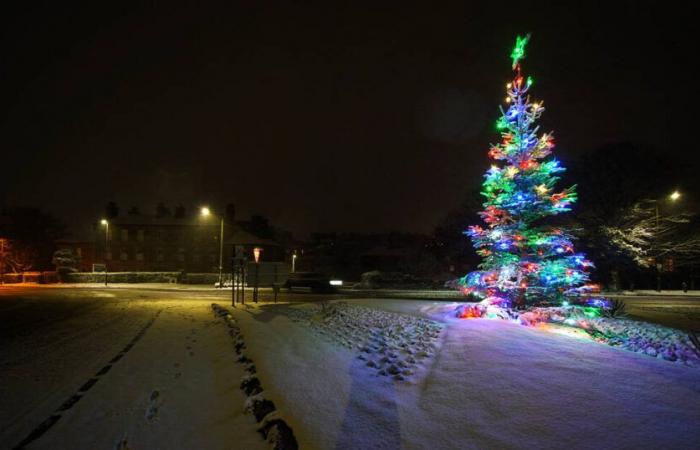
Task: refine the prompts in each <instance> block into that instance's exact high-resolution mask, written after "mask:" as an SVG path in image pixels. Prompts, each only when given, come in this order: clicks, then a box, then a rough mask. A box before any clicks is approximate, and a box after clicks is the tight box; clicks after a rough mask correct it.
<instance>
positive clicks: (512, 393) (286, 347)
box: [235, 299, 700, 449]
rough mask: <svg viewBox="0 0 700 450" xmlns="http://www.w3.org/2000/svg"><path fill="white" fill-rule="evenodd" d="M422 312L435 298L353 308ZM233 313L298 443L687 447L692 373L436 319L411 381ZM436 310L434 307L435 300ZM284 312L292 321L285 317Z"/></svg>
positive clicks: (515, 328) (698, 415)
mask: <svg viewBox="0 0 700 450" xmlns="http://www.w3.org/2000/svg"><path fill="white" fill-rule="evenodd" d="M357 303H360V304H363V305H372V304H373V305H375V307H377V309H383V310H388V311H403V312H405V313H409V314H415V315H418V314H430V313H431V311H432V312H434V311H435V310H436V305H437V304H436V303H433V302H419V301H409V302H401V301H397V300H389V301H383V300H376V299H371V300H366V301H358V302H357ZM299 307H302V306H299V305H297V306H290V305H279V306H272V305H266V306H264V307H262V308H258V309H255V308H250V309H247V310H245V311H238V312H237V313H236V314H235V315H236V318H237V319H238V320H239V322H240V324H241V327H242V329H243V332H244V334H246V336H247V338H246V341H247V343H248V347H249V352H250V353H251V355H252V356H253V358H254V359H255V361H256V365H257V366H258V369H259V376H260V378H261V381H262V382H263V384H264V385H265V386H266V390H267V391H268V394H269V395H270V396H271V398H272V399H273V400H274V401H275V403H276V404H277V405H278V407H279V409H280V410H281V411H283V413H284V416H285V417H287V418H288V419H289V422H290V425H291V426H292V428H293V429H294V432H295V435H296V436H297V439H298V440H299V442H300V444H301V447H302V448H319V449H326V448H339V449H341V448H387V449H389V448H400V447H403V448H411V449H412V448H425V449H434V448H496V447H497V448H562V447H569V448H591V449H601V448H659V447H663V448H692V447H693V446H695V445H696V444H697V442H700V426H699V425H700V370H698V369H696V368H689V367H685V366H682V365H678V364H674V363H670V362H667V361H663V360H660V359H652V358H649V357H647V356H643V355H637V354H634V353H631V352H627V351H623V350H618V349H615V348H611V347H608V346H605V345H601V344H597V343H594V342H591V341H589V340H587V339H581V338H579V337H575V336H568V335H559V334H554V333H548V332H545V331H542V330H538V329H532V328H527V327H524V326H519V325H515V324H511V323H507V322H500V321H489V320H481V319H478V320H456V319H455V320H451V319H449V318H447V317H445V316H437V317H436V316H435V315H433V316H432V317H433V318H434V319H435V318H438V319H441V320H442V321H443V322H444V323H445V328H444V329H443V332H442V333H441V337H440V346H439V348H438V351H437V353H436V355H435V357H434V358H433V359H431V360H430V362H429V363H427V365H426V366H425V367H424V370H423V371H422V372H421V371H418V372H417V375H418V376H417V377H414V379H413V380H411V381H408V382H406V381H403V382H395V381H393V380H391V379H389V378H388V377H385V376H380V375H377V373H376V372H375V371H372V370H368V368H367V367H366V366H365V363H364V361H363V360H361V359H359V358H358V355H359V354H360V352H359V351H357V350H355V349H347V348H345V347H341V346H340V345H338V344H336V343H334V342H333V341H332V340H328V339H324V338H323V337H322V336H319V334H318V333H314V332H313V331H312V330H311V329H309V327H305V326H302V325H300V324H298V323H295V322H293V321H292V320H291V319H290V313H289V311H288V309H289V308H299ZM440 307H444V303H443V304H441V305H440ZM291 315H292V316H293V314H291Z"/></svg>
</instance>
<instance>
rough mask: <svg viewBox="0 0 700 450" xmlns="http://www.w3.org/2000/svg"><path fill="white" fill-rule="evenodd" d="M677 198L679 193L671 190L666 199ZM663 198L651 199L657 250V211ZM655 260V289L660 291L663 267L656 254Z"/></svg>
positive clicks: (658, 224) (658, 225)
mask: <svg viewBox="0 0 700 450" xmlns="http://www.w3.org/2000/svg"><path fill="white" fill-rule="evenodd" d="M679 198H681V193H680V192H678V191H673V192H672V193H671V194H669V196H668V199H669V200H670V201H671V202H675V201H677V200H678V199H679ZM662 200H663V199H657V200H652V202H653V203H654V216H655V222H656V229H655V231H654V241H656V242H655V244H656V246H657V250H658V245H659V232H660V231H661V215H660V213H659V203H660V202H661V201H662ZM655 260H656V261H655V262H656V291H657V292H661V269H662V268H663V266H662V264H661V263H660V262H659V260H658V256H657V257H656V258H655Z"/></svg>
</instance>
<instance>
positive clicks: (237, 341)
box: [211, 303, 299, 450]
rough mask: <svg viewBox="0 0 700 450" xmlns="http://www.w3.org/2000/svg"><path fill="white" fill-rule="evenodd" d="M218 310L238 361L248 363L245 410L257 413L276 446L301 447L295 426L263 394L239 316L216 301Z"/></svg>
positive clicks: (275, 449)
mask: <svg viewBox="0 0 700 450" xmlns="http://www.w3.org/2000/svg"><path fill="white" fill-rule="evenodd" d="M211 308H212V310H213V311H214V314H215V315H216V316H217V317H219V318H220V319H222V320H223V321H224V323H225V324H226V326H227V327H228V332H229V335H230V336H231V338H232V339H233V348H234V351H235V352H236V355H237V359H236V360H237V362H238V363H240V364H243V365H244V370H245V372H246V374H245V375H243V377H242V378H241V384H240V388H241V390H242V391H243V392H244V393H245V394H246V401H245V405H244V408H245V409H244V410H245V412H246V413H248V414H252V415H253V417H255V421H256V422H258V423H259V424H260V425H259V426H258V432H260V434H262V436H263V438H265V439H266V440H267V442H268V443H269V444H270V448H272V449H273V450H297V449H298V448H299V445H298V444H297V440H296V438H295V437H294V433H293V432H292V429H291V428H290V427H289V425H287V423H286V422H285V421H284V420H283V419H282V418H280V417H279V414H278V412H277V409H276V408H275V404H274V403H273V402H272V401H271V400H268V399H266V398H265V397H264V396H263V388H262V385H261V383H260V380H259V379H258V376H257V369H256V367H255V364H253V361H252V360H251V359H250V358H248V357H247V356H246V355H245V354H244V353H243V350H245V349H246V345H245V341H244V340H243V334H242V333H241V329H240V328H239V327H238V324H236V320H235V319H234V318H233V316H231V314H230V313H229V311H228V310H226V308H223V307H221V306H220V305H217V304H216V303H212V305H211Z"/></svg>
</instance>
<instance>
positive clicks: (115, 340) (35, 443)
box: [0, 286, 303, 449]
mask: <svg viewBox="0 0 700 450" xmlns="http://www.w3.org/2000/svg"><path fill="white" fill-rule="evenodd" d="M299 298H303V296H300V297H299ZM229 301H230V294H229V293H228V292H217V291H214V290H201V291H196V290H184V291H181V290H143V289H110V288H107V289H105V288H98V289H89V288H88V289H86V288H78V289H68V288H47V287H38V286H37V287H33V288H27V287H22V288H8V287H0V352H1V353H0V399H2V402H1V406H0V448H15V447H16V446H18V444H20V443H21V442H23V441H24V442H25V443H26V444H27V448H47V449H48V448H73V449H79V448H115V447H117V446H118V444H119V443H120V442H122V441H127V442H128V443H129V446H133V447H131V448H214V449H216V448H222V449H223V448H232V447H233V448H252V449H254V448H261V445H262V444H264V442H262V441H261V439H260V437H259V435H258V434H257V433H256V432H255V423H254V421H253V419H252V418H251V417H250V416H245V415H243V402H244V400H245V398H244V397H243V394H242V392H241V391H240V390H239V389H238V384H239V382H240V378H241V376H243V372H242V368H241V367H239V366H240V365H239V364H236V363H235V358H234V355H233V352H232V345H231V342H230V338H229V336H228V334H227V332H226V329H225V327H224V326H223V325H222V324H220V323H219V322H218V321H217V320H216V319H215V318H214V316H213V314H212V312H211V309H210V304H211V303H212V302H218V303H221V304H227V303H228V302H229ZM56 418H58V419H56ZM242 431H243V432H242ZM232 443H235V444H232ZM124 448H127V447H126V446H125V447H124Z"/></svg>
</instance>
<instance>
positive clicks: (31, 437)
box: [13, 309, 163, 450]
mask: <svg viewBox="0 0 700 450" xmlns="http://www.w3.org/2000/svg"><path fill="white" fill-rule="evenodd" d="M162 311H163V310H162V309H159V310H158V311H157V312H156V313H155V314H154V315H153V317H152V318H151V320H149V321H148V323H146V325H144V326H143V327H142V328H141V329H140V330H139V332H138V333H136V335H135V336H134V337H133V338H132V339H131V340H130V341H129V342H128V343H127V344H126V346H125V347H124V348H123V349H122V350H121V351H120V352H119V353H117V354H116V355H115V356H114V358H112V359H110V360H109V362H108V363H107V364H106V365H105V366H104V367H102V368H101V369H100V370H99V371H97V373H96V374H95V375H94V376H93V377H92V378H90V379H89V380H87V381H86V382H85V383H83V385H82V386H80V388H79V389H78V392H76V393H75V394H73V395H71V396H70V397H69V398H68V399H66V400H65V401H64V402H63V403H62V404H61V406H59V407H58V408H57V409H56V411H54V413H53V414H51V415H50V416H49V417H48V418H47V419H46V420H44V421H43V422H41V423H40V424H39V425H38V426H37V427H36V428H34V429H33V430H32V431H31V432H30V433H29V434H28V435H27V437H25V438H24V439H22V441H21V442H20V443H19V444H17V445H15V446H14V447H13V450H21V449H24V448H25V447H26V446H27V445H29V444H30V443H32V442H34V441H35V440H37V439H39V438H40V437H41V436H43V435H44V434H45V433H46V432H47V431H49V429H51V427H53V426H54V425H55V424H56V422H58V420H59V419H60V418H61V416H62V415H63V413H64V412H66V411H68V410H69V409H71V408H72V407H73V406H75V404H76V403H78V402H79V401H80V399H81V398H83V395H84V394H85V393H86V392H87V391H89V390H90V389H91V388H92V387H93V386H94V385H95V384H96V383H97V382H98V381H99V380H100V378H101V377H103V376H104V375H106V374H107V372H109V371H110V370H111V369H112V366H113V365H114V364H115V363H116V362H117V361H119V360H120V359H122V358H123V357H124V355H126V354H127V353H128V352H129V350H131V349H132V348H133V347H134V345H135V344H136V343H137V342H138V341H139V340H140V339H141V338H142V337H143V336H144V335H145V334H146V332H147V331H148V329H149V328H151V326H152V325H153V323H154V322H155V321H156V319H157V318H158V316H159V315H160V313H161V312H162Z"/></svg>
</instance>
